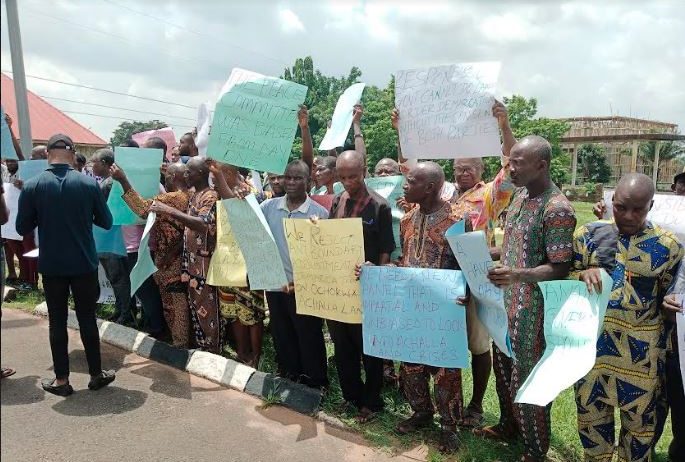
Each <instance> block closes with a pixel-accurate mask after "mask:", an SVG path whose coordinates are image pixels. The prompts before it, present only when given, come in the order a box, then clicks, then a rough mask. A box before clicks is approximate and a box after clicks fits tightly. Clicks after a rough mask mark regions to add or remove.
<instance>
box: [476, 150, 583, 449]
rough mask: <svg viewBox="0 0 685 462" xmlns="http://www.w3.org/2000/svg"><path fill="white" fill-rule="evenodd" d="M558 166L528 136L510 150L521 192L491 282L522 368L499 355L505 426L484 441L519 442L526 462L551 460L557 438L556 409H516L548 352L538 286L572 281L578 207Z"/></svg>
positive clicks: (499, 388)
mask: <svg viewBox="0 0 685 462" xmlns="http://www.w3.org/2000/svg"><path fill="white" fill-rule="evenodd" d="M551 159H552V147H551V146H550V144H549V143H548V142H547V140H545V139H544V138H541V137H539V136H527V137H525V138H523V139H522V140H520V141H519V142H518V143H516V145H514V147H513V148H512V149H511V156H510V158H509V173H510V176H511V181H512V183H513V184H514V186H517V187H519V189H518V190H517V192H516V194H515V195H514V198H513V199H512V202H511V205H510V206H509V208H508V209H507V220H506V224H505V234H504V242H503V244H502V258H501V263H502V266H501V267H496V268H492V269H491V270H490V271H489V274H488V278H489V279H490V281H491V282H492V283H493V284H495V285H497V286H499V287H502V288H504V305H505V307H506V308H507V310H508V313H509V329H510V335H511V346H512V349H513V351H514V355H515V356H516V361H514V360H512V358H509V357H507V356H506V355H505V354H504V353H503V352H502V351H500V350H499V349H498V348H497V347H496V346H495V347H493V350H494V362H495V365H494V369H495V381H496V385H497V395H498V397H499V403H500V421H499V424H497V425H495V426H493V427H487V428H484V429H482V430H480V431H478V432H477V433H478V434H480V435H482V436H485V437H489V438H495V439H508V440H509V439H514V438H516V437H517V436H520V438H521V439H522V440H523V448H524V454H523V460H524V461H541V460H544V459H545V456H546V453H547V450H548V449H549V438H550V413H549V411H550V408H551V404H550V405H548V406H545V407H541V406H535V405H531V404H516V403H514V398H515V396H516V393H517V392H518V390H519V388H520V386H521V384H522V383H523V381H524V380H525V379H526V377H528V375H529V374H530V372H531V370H532V369H533V367H534V366H535V365H536V364H537V363H538V361H539V360H540V358H541V357H542V354H543V352H544V350H545V339H544V333H543V324H544V306H543V299H542V293H541V292H540V288H539V287H538V285H537V283H538V282H541V281H549V280H555V279H564V278H565V277H566V276H567V275H568V272H569V269H570V267H571V262H572V259H573V230H574V229H575V227H576V218H575V214H574V211H573V207H572V206H571V204H570V202H569V201H568V200H567V199H566V197H565V196H564V195H563V194H562V192H561V191H560V190H559V188H557V187H556V186H555V185H554V183H553V182H552V180H551V178H550V172H549V166H550V162H551Z"/></svg>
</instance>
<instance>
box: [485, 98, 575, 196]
mask: <svg viewBox="0 0 685 462" xmlns="http://www.w3.org/2000/svg"><path fill="white" fill-rule="evenodd" d="M504 104H505V105H506V106H507V110H508V111H509V122H510V124H511V129H512V131H513V132H514V136H515V137H516V139H521V138H523V137H524V136H528V135H538V136H541V137H543V138H545V139H546V140H547V141H549V143H550V144H551V145H552V163H551V164H550V175H551V176H552V181H554V183H556V184H557V186H559V187H561V185H562V184H563V183H565V182H567V181H568V179H569V170H570V168H569V166H570V165H571V159H570V158H569V157H568V155H566V154H564V153H563V152H562V151H561V145H560V140H561V138H562V137H563V136H564V135H565V134H566V133H567V132H568V130H569V128H570V126H569V124H568V123H566V122H562V121H560V120H553V119H548V118H545V117H538V118H535V115H536V114H537V110H538V109H537V107H538V103H537V100H536V99H535V98H530V99H526V98H524V97H523V96H520V95H513V96H512V97H510V98H507V97H505V98H504ZM495 173H496V171H495Z"/></svg>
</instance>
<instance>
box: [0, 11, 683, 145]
mask: <svg viewBox="0 0 685 462" xmlns="http://www.w3.org/2000/svg"><path fill="white" fill-rule="evenodd" d="M1 3H2V23H1V31H0V37H1V43H0V45H1V47H0V50H1V52H0V57H1V68H2V71H3V72H4V71H11V70H12V63H11V59H10V50H9V39H8V35H7V19H6V18H7V15H6V9H5V8H6V5H5V2H4V0H3V1H2V2H1ZM18 3H19V22H20V27H21V34H22V45H23V51H24V61H25V69H26V73H27V74H28V75H31V76H38V77H44V78H48V79H52V80H58V81H61V82H66V83H72V84H78V85H86V86H91V87H97V88H100V89H105V90H110V91H115V92H119V93H124V94H127V95H136V96H141V97H145V98H153V99H157V100H162V101H165V102H170V103H174V104H166V103H160V102H151V101H146V100H141V99H135V98H132V97H128V96H122V95H116V94H111V93H106V92H101V91H93V90H88V89H84V88H78V87H73V86H67V85H64V84H60V83H55V82H49V81H45V80H39V79H35V78H28V79H27V85H28V88H29V90H31V91H33V92H34V93H37V94H38V95H40V96H44V97H49V98H46V99H47V101H49V102H50V103H52V104H53V105H55V106H56V107H58V108H59V109H61V110H63V111H65V112H67V114H68V115H69V116H71V117H72V118H74V119H75V120H77V121H78V122H79V123H81V124H82V125H84V126H86V127H88V128H90V129H91V130H92V131H94V132H95V133H96V134H98V135H99V136H100V137H102V138H104V139H106V140H109V138H110V136H111V134H112V131H113V130H114V129H115V128H116V126H118V125H119V123H121V122H122V121H124V120H127V119H135V120H150V119H155V118H156V119H160V120H164V121H166V122H167V123H169V124H170V125H171V126H172V127H173V128H174V131H175V133H176V135H177V136H181V135H182V134H183V133H184V132H186V131H189V130H190V128H191V127H192V126H194V125H195V122H194V121H195V120H196V116H197V109H196V108H197V106H198V105H199V104H200V103H202V102H205V101H207V102H212V103H213V101H214V99H215V98H216V95H217V93H218V91H219V89H220V88H221V86H222V85H223V83H224V82H225V81H226V79H227V78H228V75H229V74H230V71H231V69H232V68H234V67H242V68H244V69H249V70H252V71H255V72H259V73H262V74H267V75H273V76H279V75H281V74H282V73H283V69H284V68H285V67H286V66H289V65H290V66H292V64H293V63H294V61H295V59H297V58H298V57H305V56H312V58H313V60H314V65H315V67H316V68H318V69H320V70H321V72H322V73H324V74H326V75H336V76H339V75H344V74H347V73H348V72H349V70H350V68H351V67H352V66H357V67H359V68H360V69H361V70H362V73H363V75H362V78H361V80H362V81H364V82H366V83H367V84H371V85H378V86H385V85H387V83H388V81H389V80H390V75H391V74H392V73H394V72H396V71H397V70H400V69H411V68H420V67H427V66H431V65H440V64H451V63H460V62H475V61H501V63H502V71H501V74H500V78H499V83H498V90H497V94H498V96H508V95H512V94H520V95H523V96H525V97H534V98H537V100H538V108H539V115H541V116H546V117H578V116H608V115H612V114H613V115H622V116H632V117H639V118H646V119H652V120H659V121H664V122H671V123H676V124H678V125H679V126H680V129H681V130H685V7H684V5H683V0H650V1H649V2H645V1H644V0H635V1H633V0H622V1H618V0H603V1H602V2H597V1H554V0H529V1H514V0H510V1H507V0H480V1H477V0H461V1H458V0H452V1H444V0H414V1H406V0H395V1H391V0H349V1H339V0H338V1H335V0H318V1H278V0H274V1H271V0H251V1H249V2H248V1H245V2H242V1H241V2H234V1H231V2H229V1H223V0H196V1H192V2H189V1H187V0H166V1H161V0H148V1H145V2H140V1H127V0H19V2H18ZM10 76H11V74H10ZM55 98H60V99H55ZM65 100H71V101H65ZM72 101H76V102H72ZM83 103H89V104H83ZM95 105H102V106H109V107H101V106H95ZM133 111H140V112H133ZM79 113H80V114H79ZM83 113H88V114H97V115H86V114H83Z"/></svg>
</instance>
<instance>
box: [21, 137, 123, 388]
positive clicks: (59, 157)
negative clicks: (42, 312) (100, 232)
mask: <svg viewBox="0 0 685 462" xmlns="http://www.w3.org/2000/svg"><path fill="white" fill-rule="evenodd" d="M47 151H48V162H49V164H50V167H49V168H48V169H47V170H46V171H45V172H43V173H41V174H40V175H38V176H36V177H34V178H32V179H31V180H29V181H27V182H26V183H24V187H23V189H22V192H21V195H20V196H19V210H18V213H17V221H16V227H17V232H18V233H19V234H21V235H22V236H25V235H27V234H29V233H31V232H32V231H33V230H34V229H35V228H39V229H40V231H41V233H40V254H39V257H38V272H39V273H41V274H42V275H43V289H44V290H45V301H46V302H47V305H48V315H49V319H50V349H51V350H52V361H53V364H54V369H55V378H54V379H45V380H43V383H42V385H43V389H44V390H45V391H47V392H49V393H53V394H55V395H59V396H69V395H70V394H72V393H73V392H74V389H73V388H72V387H71V385H70V384H69V350H68V345H67V342H68V336H67V315H68V299H69V292H70V291H71V293H72V295H73V297H74V304H75V311H76V317H77V319H78V323H79V327H80V331H79V332H80V334H81V341H82V342H83V346H84V349H85V351H86V359H87V360H88V369H89V372H90V376H91V378H90V382H89V383H88V388H90V389H91V390H98V389H100V388H102V387H104V386H105V385H107V384H109V383H111V382H112V381H113V380H114V371H103V370H102V366H101V359H100V336H99V333H98V327H97V323H96V322H95V307H96V303H97V300H98V296H99V291H100V285H99V283H98V271H97V268H98V259H97V253H96V251H95V241H94V239H93V224H95V225H97V226H99V227H101V228H104V229H110V228H111V227H112V214H111V213H110V212H109V209H108V208H107V204H106V202H105V199H104V196H103V194H102V191H100V188H99V187H98V185H97V183H96V182H95V180H94V179H93V178H90V177H88V176H85V175H81V174H80V173H79V172H78V171H76V170H74V168H73V165H74V143H73V142H72V141H71V139H70V138H69V137H68V136H66V135H61V134H58V135H54V136H52V137H51V138H50V140H49V141H48V145H47Z"/></svg>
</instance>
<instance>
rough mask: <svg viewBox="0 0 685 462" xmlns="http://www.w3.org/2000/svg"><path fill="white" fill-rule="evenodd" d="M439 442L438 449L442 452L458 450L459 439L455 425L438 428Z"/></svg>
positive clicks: (447, 452)
mask: <svg viewBox="0 0 685 462" xmlns="http://www.w3.org/2000/svg"><path fill="white" fill-rule="evenodd" d="M439 441H440V442H439V443H438V451H440V452H441V453H442V454H452V453H454V452H457V451H458V450H459V446H461V441H460V440H459V435H457V429H456V427H445V426H443V427H442V428H441V429H440V440H439Z"/></svg>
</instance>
